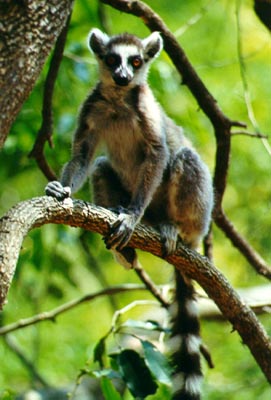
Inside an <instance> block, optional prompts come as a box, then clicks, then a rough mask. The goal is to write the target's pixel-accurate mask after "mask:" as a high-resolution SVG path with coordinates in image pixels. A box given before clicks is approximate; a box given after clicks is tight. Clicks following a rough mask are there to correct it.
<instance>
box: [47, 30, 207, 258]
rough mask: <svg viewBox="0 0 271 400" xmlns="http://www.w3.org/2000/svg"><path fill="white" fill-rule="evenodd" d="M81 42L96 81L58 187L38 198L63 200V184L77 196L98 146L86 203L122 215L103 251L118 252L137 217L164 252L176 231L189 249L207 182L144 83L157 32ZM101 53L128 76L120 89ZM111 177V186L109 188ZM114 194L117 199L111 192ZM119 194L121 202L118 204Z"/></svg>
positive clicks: (200, 227) (203, 209)
mask: <svg viewBox="0 0 271 400" xmlns="http://www.w3.org/2000/svg"><path fill="white" fill-rule="evenodd" d="M88 40H89V45H90V48H91V50H92V51H93V52H94V54H95V55H96V57H97V60H98V62H99V69H100V82H99V83H98V85H97V86H96V88H95V89H94V91H93V92H92V93H91V94H90V95H89V96H88V98H87V99H86V101H85V103H84V104H83V107H82V111H81V114H80V117H79V124H78V128H77V131H76V133H75V137H74V143H73V154H72V159H71V161H70V162H69V163H68V164H67V165H66V166H65V168H64V170H63V173H62V177H61V184H62V185H59V183H58V184H57V185H56V183H52V182H51V183H49V184H48V185H47V187H46V193H47V194H48V195H53V196H55V197H57V198H59V199H61V198H64V197H66V196H67V195H69V193H70V192H69V190H67V187H70V189H71V190H70V191H71V193H74V192H75V191H77V190H78V189H79V188H80V186H81V185H82V184H83V183H84V181H85V180H86V178H87V176H88V175H89V173H90V165H91V161H92V158H93V155H94V152H95V150H96V148H97V146H98V145H99V144H103V145H105V150H106V154H107V158H106V159H104V158H103V159H98V160H97V161H96V163H95V164H94V168H93V175H92V180H93V187H94V201H95V202H96V203H97V204H100V205H102V206H105V207H115V208H116V207H119V209H121V210H122V211H121V213H120V215H119V220H118V221H117V223H116V225H115V226H113V227H112V231H111V233H110V235H109V236H108V237H107V238H106V244H107V246H108V247H109V248H111V247H113V248H117V249H119V250H121V249H122V248H123V247H125V246H126V245H127V243H128V241H129V239H130V237H131V235H132V233H133V230H134V228H135V226H136V224H137V223H138V222H139V221H140V220H141V218H143V219H144V221H145V222H146V223H149V224H151V225H154V226H157V227H160V231H161V234H162V237H164V242H165V251H166V252H173V251H174V249H175V247H176V242H177V239H178V235H177V233H178V234H179V236H180V237H181V238H182V239H183V241H184V242H185V243H187V244H188V245H189V246H191V247H196V246H197V245H198V242H199V241H200V239H201V238H202V237H203V236H204V235H205V234H206V233H207V230H208V227H209V223H210V219H211V211H212V206H213V191H212V183H211V177H210V174H209V172H208V169H207V167H206V166H205V164H204V163H203V162H202V161H201V159H200V157H199V155H198V154H197V153H196V152H195V150H194V149H193V147H192V146H191V144H190V142H189V141H188V139H187V138H186V137H185V136H184V134H183V131H182V128H180V127H178V126H176V125H175V124H174V122H173V121H172V120H170V119H169V118H168V117H167V116H166V115H165V113H164V111H163V110H162V108H161V107H160V105H159V104H158V103H157V102H156V100H155V99H154V96H153V94H152V91H151V89H150V88H149V86H148V84H147V83H146V77H147V73H148V69H149V65H150V62H151V61H152V60H153V59H154V58H155V57H156V56H157V54H159V52H160V50H161V48H162V39H161V37H160V35H159V34H158V33H157V32H154V33H152V34H151V35H150V36H149V37H148V38H146V39H144V40H140V39H138V38H137V37H135V36H133V35H129V34H123V35H119V36H114V37H111V38H110V37H109V36H107V35H106V34H104V33H102V32H101V31H100V30H98V29H93V30H92V31H91V32H90V35H89V39H88ZM108 52H110V54H114V55H115V54H117V55H118V57H119V58H120V63H119V64H120V66H117V67H119V68H121V69H122V73H123V74H124V75H125V73H126V72H127V76H129V79H128V78H127V79H128V80H127V82H125V84H123V82H122V83H121V85H118V84H117V83H116V82H115V80H114V78H113V77H112V75H113V74H114V71H113V72H112V69H111V66H110V67H108V66H107V65H106V64H105V61H104V60H105V57H106V56H107V53H108ZM134 56H138V57H140V58H141V59H142V65H141V67H140V68H139V69H135V68H133V66H132V65H130V64H129V62H128V61H127V60H128V59H130V58H131V57H134ZM125 69H126V70H127V71H125ZM104 163H105V164H106V165H107V169H106V168H105V167H104ZM108 169H110V173H109V172H108ZM103 173H104V176H103V177H102V178H101V175H102V174H103ZM112 176H114V177H115V180H118V181H119V186H118V185H117V186H116V185H115V186H113V185H112V183H111V182H112V179H113V178H112ZM97 177H99V178H97ZM97 180H98V182H99V184H97ZM101 182H103V183H101ZM118 190H119V191H120V192H121V193H120V194H117V193H115V192H116V191H118ZM111 192H112V193H111ZM122 192H123V193H125V196H123V197H125V199H126V202H125V204H122V203H121V197H122V196H121V194H122ZM116 198H119V199H120V200H119V201H120V203H119V204H115V203H116V201H113V200H112V203H114V204H110V199H116ZM127 199H128V200H127ZM163 225H165V226H164V227H163Z"/></svg>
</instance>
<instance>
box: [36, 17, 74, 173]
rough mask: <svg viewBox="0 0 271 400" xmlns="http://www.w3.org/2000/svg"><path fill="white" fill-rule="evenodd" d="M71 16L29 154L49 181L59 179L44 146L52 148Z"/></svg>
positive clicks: (46, 87)
mask: <svg viewBox="0 0 271 400" xmlns="http://www.w3.org/2000/svg"><path fill="white" fill-rule="evenodd" d="M70 18H71V14H70V15H69V17H68V19H67V21H66V24H65V26H64V28H63V29H62V31H61V33H60V35H59V37H58V39H57V41H56V45H55V49H54V52H53V56H52V60H51V63H50V67H49V70H48V73H47V76H46V80H45V84H44V93H43V104H42V124H41V127H40V129H39V132H38V134H37V138H36V141H35V143H34V146H33V149H32V150H31V152H30V153H29V157H33V158H35V159H36V161H37V164H38V166H39V168H40V170H41V171H42V172H43V174H44V175H45V177H46V178H47V179H49V180H55V179H57V177H56V174H55V173H54V171H53V170H52V169H51V168H50V166H49V165H48V163H47V161H46V159H45V156H44V145H45V143H46V142H48V143H49V145H50V147H52V133H53V111H52V105H53V104H52V103H53V94H54V87H55V82H56V78H57V74H58V70H59V67H60V64H61V61H62V57H63V51H64V47H65V43H66V38H67V34H68V30H69V24H70Z"/></svg>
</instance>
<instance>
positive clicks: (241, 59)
mask: <svg viewBox="0 0 271 400" xmlns="http://www.w3.org/2000/svg"><path fill="white" fill-rule="evenodd" d="M240 12H241V0H238V1H236V9H235V14H236V24H237V55H238V60H239V65H240V76H241V81H242V85H243V91H244V100H245V104H246V108H247V113H248V118H249V120H250V123H251V125H252V126H253V128H254V130H255V132H256V133H257V134H259V135H261V136H258V137H261V140H262V143H263V145H264V147H265V149H266V151H267V153H268V154H269V155H270V156H271V147H270V144H269V142H268V140H267V138H266V137H265V136H264V135H262V134H261V132H260V127H259V124H258V121H257V119H256V116H255V113H254V110H253V106H252V102H251V96H250V91H249V85H248V81H247V76H246V64H245V61H244V56H243V44H242V35H241V31H242V27H241V18H240Z"/></svg>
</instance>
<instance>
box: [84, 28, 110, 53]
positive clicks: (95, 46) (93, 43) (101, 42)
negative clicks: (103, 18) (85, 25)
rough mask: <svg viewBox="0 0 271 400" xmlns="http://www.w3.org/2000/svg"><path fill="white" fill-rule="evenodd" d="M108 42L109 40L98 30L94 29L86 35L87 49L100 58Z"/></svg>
mask: <svg viewBox="0 0 271 400" xmlns="http://www.w3.org/2000/svg"><path fill="white" fill-rule="evenodd" d="M109 40H110V38H109V36H108V35H107V34H106V33H103V32H102V31H100V29H98V28H94V29H92V30H91V31H90V32H89V35H88V47H89V49H90V50H91V51H92V52H93V53H94V54H96V55H97V56H102V55H103V54H104V51H105V46H106V45H107V43H108V42H109Z"/></svg>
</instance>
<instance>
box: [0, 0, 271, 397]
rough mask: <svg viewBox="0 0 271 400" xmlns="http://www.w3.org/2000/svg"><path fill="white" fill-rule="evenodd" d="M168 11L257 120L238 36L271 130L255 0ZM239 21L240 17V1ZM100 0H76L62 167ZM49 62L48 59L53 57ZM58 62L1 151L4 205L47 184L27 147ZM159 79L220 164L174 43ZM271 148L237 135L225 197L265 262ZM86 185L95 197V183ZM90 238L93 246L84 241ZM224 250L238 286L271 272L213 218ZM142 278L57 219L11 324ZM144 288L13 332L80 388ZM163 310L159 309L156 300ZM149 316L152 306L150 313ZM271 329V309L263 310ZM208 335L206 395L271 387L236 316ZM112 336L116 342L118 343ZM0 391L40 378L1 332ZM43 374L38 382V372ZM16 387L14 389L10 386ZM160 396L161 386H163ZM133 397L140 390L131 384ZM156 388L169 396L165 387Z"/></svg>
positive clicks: (28, 259)
mask: <svg viewBox="0 0 271 400" xmlns="http://www.w3.org/2000/svg"><path fill="white" fill-rule="evenodd" d="M146 3H147V4H149V5H150V6H151V7H152V8H153V9H154V10H155V11H156V12H158V13H159V14H160V16H161V17H162V18H163V19H164V21H165V22H166V24H167V25H168V26H169V28H170V29H171V30H172V32H174V33H175V34H176V36H177V38H178V40H179V41H180V44H181V46H182V47H183V48H184V50H185V51H186V53H187V55H188V57H189V59H190V61H191V62H192V64H193V66H194V68H195V69H196V70H197V72H198V74H199V75H200V77H201V78H202V79H203V81H204V82H205V84H206V86H207V87H208V89H209V90H210V92H211V93H212V94H213V95H214V97H215V98H216V100H217V101H218V103H219V105H220V107H221V108H222V110H223V111H224V112H225V114H226V115H228V116H229V117H230V118H231V119H233V120H240V121H243V122H245V123H247V125H248V128H247V131H249V132H255V126H253V125H252V123H251V121H250V120H249V117H248V111H247V107H246V103H245V95H244V85H243V82H242V79H241V73H240V59H239V56H240V54H239V55H238V41H239V43H240V41H241V44H242V54H241V56H242V60H243V62H244V64H245V70H244V71H243V72H244V73H245V76H246V80H247V83H248V90H249V95H250V99H251V104H252V107H253V110H254V113H255V117H256V121H257V124H258V127H259V130H260V132H261V133H263V134H267V135H268V134H269V135H270V130H271V95H270V94H271V41H270V32H268V30H267V29H266V27H265V26H264V25H262V23H261V22H260V20H259V19H258V18H257V16H256V15H255V13H254V10H253V2H252V0H243V1H241V2H240V1H237V2H236V1H234V0H232V1H227V0H219V1H218V0H217V1H215V0H213V1H208V0H187V1H180V0H172V1H170V2H168V1H165V0H152V1H146ZM238 7H240V8H239V14H238V15H239V22H240V25H239V27H238V24H237V8H238ZM99 11H100V9H99V5H98V1H88V0H77V1H76V2H75V7H74V12H73V15H72V19H71V24H70V29H69V34H68V39H67V44H66V47H65V54H64V58H63V62H62V65H61V68H60V72H59V75H58V79H57V82H56V88H55V94H54V118H55V120H54V135H53V141H54V148H53V149H50V148H49V147H47V148H46V157H47V160H48V161H49V163H50V165H51V166H52V167H53V168H54V170H55V171H56V172H57V174H59V172H60V170H61V167H62V166H63V164H64V163H65V162H66V161H68V159H69V156H70V144H71V138H72V133H73V131H74V128H75V125H76V116H77V113H78V109H79V107H80V104H81V103H82V102H83V100H84V98H85V97H86V95H87V93H88V91H89V90H90V89H91V88H92V87H93V85H95V82H96V80H97V66H96V62H95V61H94V58H93V56H92V55H91V54H90V53H89V51H88V49H87V46H86V37H87V34H88V32H89V30H90V29H91V28H92V27H95V26H97V27H103V26H102V24H101V20H100V18H99ZM103 12H104V14H105V16H106V24H107V27H108V29H109V31H110V33H119V32H122V31H129V32H131V33H135V34H137V35H138V36H141V37H144V36H147V35H148V33H149V32H148V30H147V29H146V27H145V26H144V24H143V23H142V22H141V21H140V20H139V19H137V18H135V17H132V16H129V15H126V14H122V13H120V12H119V11H116V10H113V9H111V8H109V7H104V8H103ZM48 62H49V60H48ZM47 70H48V63H47V65H45V67H44V70H43V73H42V74H41V76H40V79H39V81H38V82H37V84H36V87H35V89H34V91H33V92H32V94H31V96H30V97H29V99H28V100H27V102H26V103H25V105H24V107H23V109H22V111H21V113H20V115H19V116H18V118H17V121H16V123H15V124H14V126H13V128H12V132H11V133H10V135H9V137H8V140H7V142H6V144H5V147H4V149H3V150H2V152H1V157H0V215H3V214H4V213H5V211H7V210H8V209H9V208H10V207H12V206H13V205H14V204H16V203H17V202H19V201H21V200H24V199H29V198H31V197H34V196H41V195H43V193H44V187H45V185H46V179H45V178H44V176H43V175H42V173H41V172H40V170H39V169H38V168H37V165H36V163H35V161H34V160H33V159H30V158H29V157H28V154H29V152H30V151H31V149H32V146H33V143H34V140H35V137H36V134H37V132H38V130H39V127H40V124H41V105H42V95H43V85H44V80H45V77H46V72H47ZM149 80H150V84H151V86H152V88H153V90H154V92H155V95H156V97H157V99H158V100H159V102H160V103H161V104H162V105H163V107H164V108H165V109H166V111H167V113H168V114H169V115H170V116H171V117H173V118H174V119H175V121H176V122H177V123H179V124H181V125H183V126H184V127H185V129H186V132H187V134H188V136H189V137H190V138H191V139H192V141H193V142H194V144H195V146H196V147H197V148H198V150H199V152H200V153H201V155H202V157H203V158H204V160H205V161H206V162H207V164H208V165H209V166H210V169H211V170H212V169H213V165H214V154H215V140H214V135H213V131H212V127H211V125H210V123H209V121H208V119H207V118H206V116H205V115H204V114H203V112H202V111H201V110H199V109H198V106H197V103H196V101H195V99H194V98H193V97H192V95H191V94H190V92H189V91H188V89H187V88H186V86H183V85H181V78H180V76H179V75H178V74H177V73H176V71H175V69H174V67H173V66H172V64H171V62H170V60H169V58H168V56H167V54H166V53H165V52H163V53H162V54H161V55H160V57H159V59H158V60H157V61H156V62H155V63H154V65H153V67H152V70H151V73H150V79H149ZM270 167H271V154H270V152H269V151H268V148H266V146H265V145H264V143H263V141H262V140H260V139H256V138H251V137H248V136H244V135H236V136H235V137H234V138H233V140H232V157H231V167H230V170H229V178H228V186H227V191H226V195H225V199H224V208H225V210H226V212H227V214H228V215H229V217H230V219H231V220H232V221H233V222H234V224H235V225H236V227H237V228H238V230H239V231H240V233H241V234H242V235H244V236H245V237H246V238H247V239H248V240H249V242H250V243H251V244H252V245H253V246H254V247H255V249H256V250H257V251H258V252H259V253H260V254H261V255H262V256H263V258H264V259H265V260H266V261H267V262H269V263H270V262H271V243H270V225H271V212H270V211H271V190H270V178H271V168H270ZM76 197H78V198H82V199H85V200H89V199H90V189H89V187H88V185H85V187H84V188H83V189H82V190H81V191H80V192H79V193H77V195H76ZM83 243H87V246H86V247H87V250H86V248H85V247H84V246H83ZM140 259H141V261H142V264H143V265H144V267H146V269H147V271H148V272H149V273H150V275H151V276H152V278H153V280H154V281H155V282H156V283H157V284H168V283H172V281H173V271H172V267H171V266H169V265H167V264H166V263H165V262H164V261H162V260H159V259H156V258H154V257H152V256H150V255H148V254H144V253H140ZM214 261H215V264H216V266H217V267H219V268H220V269H221V271H222V272H223V273H224V274H225V275H226V277H227V278H228V279H229V280H230V282H231V284H232V285H233V286H234V287H250V286H254V285H259V284H264V283H266V281H265V280H264V279H263V278H261V277H258V276H257V275H256V273H255V272H254V270H253V269H252V267H251V266H250V265H249V264H248V263H247V262H246V261H245V260H244V258H243V257H242V256H241V255H240V254H239V253H238V251H237V250H236V249H234V248H233V246H232V245H231V244H230V243H229V242H228V240H227V239H226V238H225V237H224V235H223V233H221V232H220V231H219V230H218V229H217V228H216V227H214ZM137 282H139V280H138V278H137V277H136V275H135V274H134V273H133V271H130V272H127V271H125V270H124V269H122V267H120V266H119V265H117V264H116V263H115V262H114V260H113V258H112V256H111V254H110V253H109V252H107V251H106V250H105V249H104V245H103V242H102V240H101V237H100V236H98V235H94V234H91V233H88V234H83V232H82V231H80V230H79V229H74V228H68V227H65V226H54V225H48V226H44V227H42V228H41V229H36V230H34V231H33V232H31V234H30V235H29V236H28V237H27V238H26V239H25V241H24V245H23V248H22V251H21V255H20V260H19V263H18V267H17V272H16V276H15V279H14V282H13V284H12V288H11V290H10V293H9V298H8V304H7V305H6V307H5V309H4V312H3V313H1V324H8V323H10V322H14V321H17V320H19V319H21V318H26V317H29V316H31V315H33V314H37V313H40V312H42V311H45V310H51V309H53V308H55V307H57V306H58V305H60V304H61V303H64V302H67V301H69V300H71V299H74V298H77V297H79V296H82V295H83V294H86V293H90V292H95V291H98V290H100V289H102V288H103V287H106V286H107V285H115V284H123V283H137ZM135 299H152V297H151V296H150V295H149V294H148V293H147V292H133V293H125V294H121V295H117V296H115V297H114V299H113V300H112V297H110V298H109V297H103V298H100V299H97V300H94V301H93V302H90V303H86V304H83V305H81V306H80V307H77V308H76V309H74V310H72V311H70V312H68V313H66V314H63V315H62V316H60V317H58V318H57V320H55V321H47V322H42V323H40V324H37V325H35V326H32V327H29V328H26V329H23V330H19V331H17V332H14V333H12V334H10V337H11V338H12V340H13V341H15V342H16V345H17V346H18V347H19V348H20V350H21V351H22V353H23V354H24V355H25V356H26V357H27V358H28V359H29V360H30V361H31V362H32V363H33V365H35V368H36V370H37V371H38V373H39V374H40V376H41V377H42V378H43V379H44V380H45V381H46V382H48V383H49V384H50V385H52V386H56V387H62V388H67V387H69V388H72V387H73V385H74V384H75V382H76V380H77V376H78V374H79V371H80V369H81V368H84V367H85V365H86V363H88V365H89V367H90V368H92V367H93V358H92V353H93V349H94V346H95V344H96V343H97V341H98V340H99V339H100V338H101V337H102V336H103V335H105V334H106V332H107V331H108V330H109V329H110V326H111V320H112V315H113V312H114V309H118V308H121V307H124V306H125V305H127V304H129V303H130V302H131V301H133V300H135ZM152 312H154V311H152V310H151V309H150V308H148V307H143V306H142V307H137V308H136V309H135V310H134V311H131V312H130V313H129V314H128V316H126V315H125V317H124V319H126V318H128V317H129V318H143V319H144V318H145V315H146V316H148V315H150V314H151V313H152ZM155 313H157V314H158V313H159V309H157V307H156V310H155ZM146 318H147V317H146ZM260 319H261V321H262V323H263V324H264V325H265V328H266V329H267V331H268V332H269V334H271V324H270V321H271V319H270V316H268V315H265V316H261V317H260ZM202 335H203V339H204V342H205V343H206V344H207V345H208V347H209V349H210V351H211V353H212V356H213V359H214V362H215V369H213V370H208V367H207V366H205V365H204V371H205V375H206V378H205V383H204V391H203V392H204V396H203V398H204V399H208V400H226V399H227V400H228V399H231V400H237V399H238V400H255V399H256V398H258V399H260V400H267V399H270V387H269V385H268V383H267V382H266V380H265V378H264V376H263V375H262V373H261V371H260V370H259V368H258V367H257V365H256V363H255V361H254V359H253V358H252V356H251V355H250V353H249V351H248V349H247V348H246V347H245V346H243V345H242V344H241V342H240V338H239V336H238V335H237V334H236V333H232V332H231V326H230V325H229V324H228V323H226V322H214V321H213V322H211V321H208V320H203V321H202ZM113 346H114V343H113V342H112V347H113ZM0 359H1V374H0V394H1V396H2V398H8V397H7V393H8V392H10V393H14V394H18V393H22V392H24V391H26V390H28V389H30V388H31V387H33V386H34V385H35V377H33V373H31V371H30V369H29V368H27V367H26V366H25V363H24V362H23V361H22V359H20V357H19V356H18V352H17V353H16V352H15V351H14V350H12V349H11V348H10V346H8V344H7V343H6V341H5V340H4V339H3V340H2V339H1V341H0ZM36 383H37V386H39V383H38V381H37V380H36ZM5 396H6V397H5ZM159 396H160V397H159ZM124 398H125V399H131V395H129V394H128V393H126V394H125V395H124ZM153 398H156V399H159V398H160V399H164V398H166V397H164V395H161V394H160V395H157V396H156V397H154V396H153Z"/></svg>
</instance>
